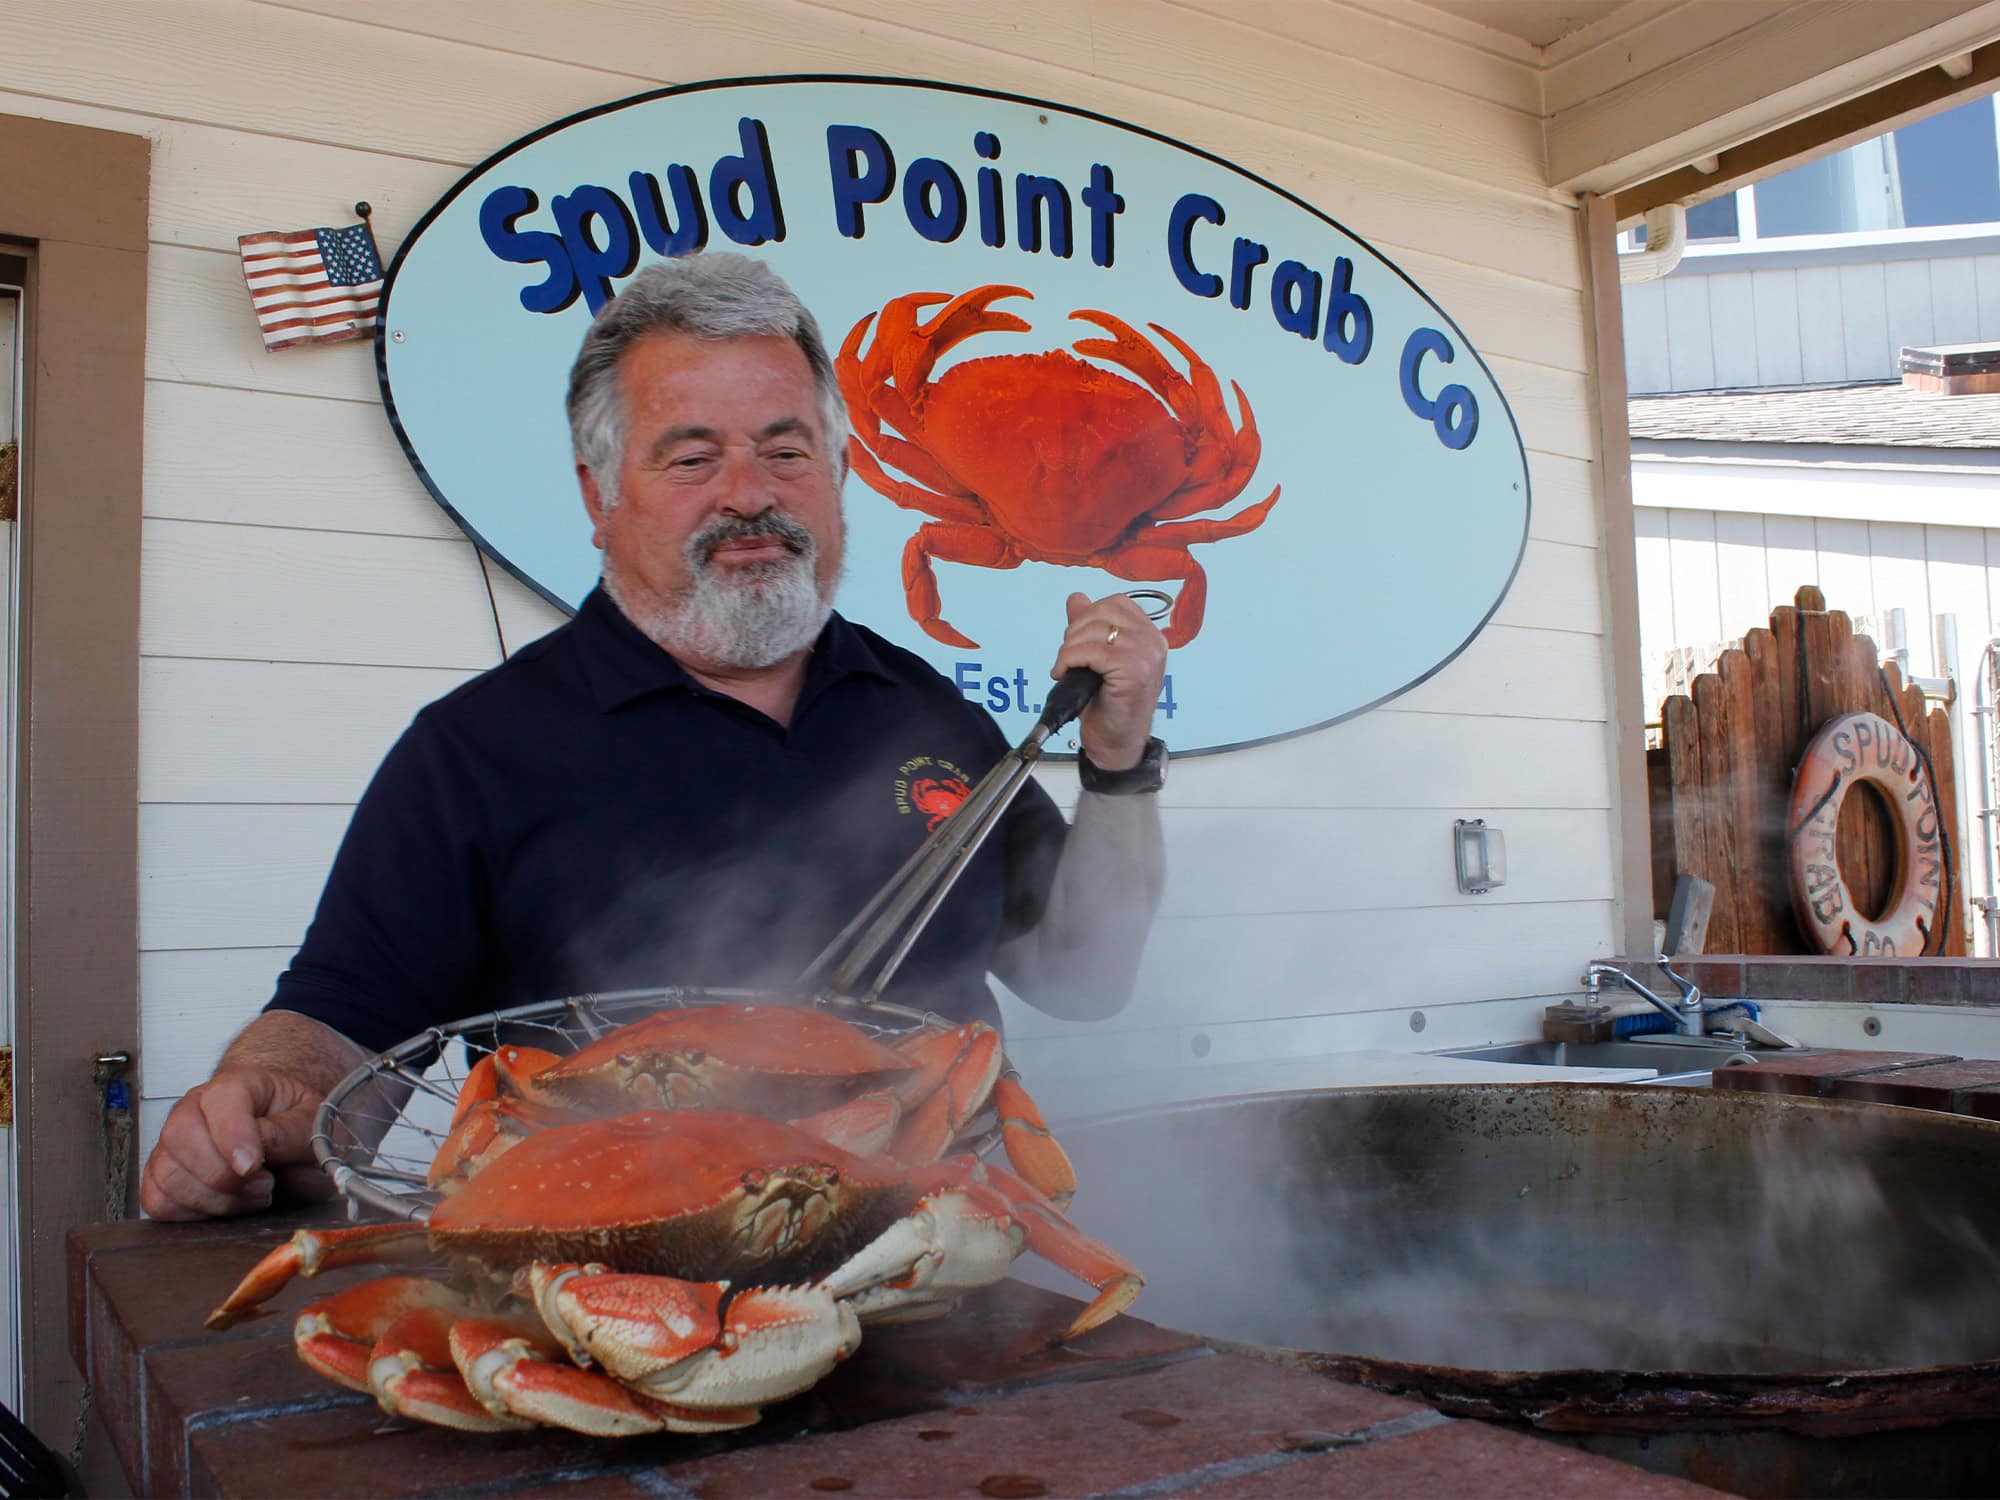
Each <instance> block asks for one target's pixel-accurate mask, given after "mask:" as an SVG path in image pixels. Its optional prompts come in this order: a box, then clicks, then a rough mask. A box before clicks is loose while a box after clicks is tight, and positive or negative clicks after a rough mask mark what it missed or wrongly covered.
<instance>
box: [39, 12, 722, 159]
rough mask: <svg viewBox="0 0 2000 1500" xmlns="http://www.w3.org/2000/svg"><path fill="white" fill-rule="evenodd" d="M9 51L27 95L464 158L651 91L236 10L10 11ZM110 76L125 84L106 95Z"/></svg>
mask: <svg viewBox="0 0 2000 1500" xmlns="http://www.w3.org/2000/svg"><path fill="white" fill-rule="evenodd" d="M748 8H750V7H746V9H748ZM466 14H467V16H468V18H473V17H476V16H477V15H478V10H477V9H475V10H471V11H468V12H467V13H466ZM565 24H567V23H565ZM550 29H551V30H552V31H555V30H560V29H562V28H561V26H554V27H551V28H550ZM691 29H692V28H691ZM630 55H631V56H639V55H643V54H638V53H634V54H630ZM655 55H658V53H657V49H655ZM0 56H4V57H5V58H6V59H7V80H6V81H7V83H8V84H9V86H10V87H12V88H15V89H18V90H20V91H21V92H23V93H32V94H44V95H50V96H53V97H55V98H59V99H87V100H92V101H93V102H99V103H104V102H114V103H116V104H118V105H120V106H122V107H124V108H127V109H131V110H133V111H136V112H138V113H142V114H149V115H159V116H163V117H165V118H169V119H177V120H202V121H206V122H208V123H210V124H215V125H226V126H231V127H234V128H236V129H239V130H244V131H247V132H250V133H253V134H258V135H276V136H290V137H293V138H296V139H299V140H309V141H319V142H322V143H324V144H327V145H332V146H355V147H360V148H362V149H365V150H377V151H390V152H397V153H400V154H403V155H406V156H414V157H418V158H421V159H426V160H431V161H447V162H464V163H471V162H475V161H478V160H480V159H481V158H482V157H484V156H485V155H486V154H487V153H488V152H489V151H491V150H492V149H493V146H494V144H495V141H496V138H498V139H501V140H505V139H510V138H511V137H510V136H508V135H506V133H505V132H506V129H507V126H508V125H509V124H510V123H511V122H512V121H515V120H519V119H522V118H528V119H532V120H535V121H547V120H554V119H559V118H561V117H562V116H564V115H567V114H571V113H573V112H574V111H576V110H579V109H587V108H589V107H590V106H592V105H594V104H597V103H600V102H601V101H603V100H604V99H606V98H616V97H618V96H619V95H620V94H625V93H636V92H638V91H639V90H640V89H641V88H643V87H645V86H646V85H647V83H648V82H649V81H650V80H648V79H645V78H641V77H639V76H636V75H634V74H632V73H630V72H628V71H626V70H625V69H624V68H622V67H621V68H615V69H613V68H582V67H572V66H567V65H565V64H562V63H559V62H554V61H550V60H547V59H546V58H545V57H542V56H535V55H526V54H520V53H514V52H506V51H501V50H498V49H494V48H487V47H460V46H453V45H451V44H450V43H447V42H440V41H434V40H432V39H431V38H429V37H423V36H417V35H414V34H412V33H409V32H404V31H394V30H390V29H388V28H386V27H368V28H360V27H356V26H354V25H351V24H349V23H347V22H343V21H338V20H331V19H328V18H326V17H322V16H313V15H307V14H305V13H303V12H300V11H296V10H291V9H287V8H285V7H282V6H276V5H260V6H256V7H246V6H244V5H241V4H234V3H230V0H173V3H169V4H161V3H158V0H94V3H92V4H89V5H67V4H63V3H62V0H10V3H9V4H8V5H7V6H6V7H5V8H4V9H0ZM343 59H346V60H347V61H346V63H345V65H343V64H342V60H343ZM107 75H108V76H109V77H113V78H116V79H117V80H118V87H117V89H116V91H115V94H114V95H113V96H112V98H110V99H108V100H107V99H106V97H105V93H106V91H105V84H106V79H107ZM517 133H518V132H517Z"/></svg>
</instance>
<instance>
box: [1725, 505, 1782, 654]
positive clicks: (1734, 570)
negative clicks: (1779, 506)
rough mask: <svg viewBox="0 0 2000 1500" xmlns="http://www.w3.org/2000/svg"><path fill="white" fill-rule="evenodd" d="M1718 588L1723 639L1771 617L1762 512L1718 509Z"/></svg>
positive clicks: (1741, 632)
mask: <svg viewBox="0 0 2000 1500" xmlns="http://www.w3.org/2000/svg"><path fill="white" fill-rule="evenodd" d="M1715 592H1716V599H1717V602H1718V605H1719V607H1720V610H1721V613H1722V638H1723V639H1724V640H1734V639H1736V638H1737V637H1739V636H1741V635H1742V634H1743V632H1744V631H1746V630H1751V629H1754V628H1755V627H1757V626H1759V625H1762V624H1764V623H1765V622H1766V621H1768V620H1769V619H1770V618H1771V584H1770V578H1769V575H1768V573H1767V571H1766V568H1765V559H1764V518H1763V517H1762V516H1746V515H1739V514H1737V513H1735V512H1731V511H1719V512H1717V513H1716V517H1715Z"/></svg>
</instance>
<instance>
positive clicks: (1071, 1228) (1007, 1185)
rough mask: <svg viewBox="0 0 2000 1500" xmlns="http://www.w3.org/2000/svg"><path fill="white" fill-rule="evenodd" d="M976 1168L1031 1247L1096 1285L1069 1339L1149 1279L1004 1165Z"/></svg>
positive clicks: (1113, 1311) (1121, 1306) (1120, 1307)
mask: <svg viewBox="0 0 2000 1500" xmlns="http://www.w3.org/2000/svg"><path fill="white" fill-rule="evenodd" d="M976 1170H977V1171H978V1173H979V1174H980V1176H981V1177H982V1178H983V1179H984V1180H985V1182H986V1183H987V1184H988V1185H989V1186H991V1187H992V1188H993V1189H994V1190H995V1191H996V1192H998V1193H999V1194H1000V1196H1002V1197H1003V1198H1005V1199H1006V1200H1007V1201H1008V1203H1009V1205H1010V1206H1011V1207H1012V1209H1013V1213H1014V1219H1015V1222H1016V1223H1018V1224H1020V1225H1022V1226H1023V1227H1024V1228H1025V1229H1026V1230H1027V1234H1028V1248H1029V1249H1030V1250H1032V1251H1034V1252H1035V1254H1037V1255H1039V1256H1041V1258H1042V1259H1043V1260H1045V1261H1047V1262H1049V1264H1051V1265H1054V1266H1060V1267H1061V1268H1062V1269H1063V1270H1065V1271H1067V1272H1069V1273H1070V1275H1072V1276H1074V1277H1076V1278H1077V1279H1078V1280H1080V1281H1087V1282H1089V1283H1090V1284H1091V1285H1092V1286H1094V1287H1096V1288H1097V1296H1096V1297H1095V1298H1094V1299H1093V1300H1092V1301H1091V1303H1090V1305H1089V1306H1088V1307H1086V1308H1084V1310H1083V1311H1082V1312H1080V1313H1078V1314H1077V1315H1076V1317H1075V1319H1074V1320H1073V1321H1072V1322H1071V1323H1070V1325H1069V1327H1068V1328H1066V1329H1064V1330H1063V1333H1062V1337H1063V1339H1065V1340H1068V1339H1073V1338H1075V1337H1076V1336H1077V1335H1078V1334H1080V1333H1088V1332H1089V1331H1090V1330H1091V1329H1093V1328H1095V1327H1097V1326H1098V1325H1099V1324H1100V1323H1108V1322H1110V1321H1111V1319H1113V1318H1115V1317H1117V1316H1118V1314H1120V1313H1121V1312H1123V1311H1124V1310H1125V1309H1126V1308H1128V1307H1130V1306H1131V1305H1132V1300H1133V1299H1134V1298H1135V1297H1137V1296H1138V1295H1139V1291H1140V1289H1141V1288H1142V1287H1144V1286H1145V1284H1146V1278H1145V1277H1144V1276H1142V1275H1141V1274H1140V1273H1139V1268H1138V1267H1137V1266H1135V1265H1133V1264H1132V1262H1130V1261H1129V1260H1127V1259H1126V1258H1125V1257H1124V1256H1122V1255H1120V1254H1119V1253H1118V1252H1117V1251H1116V1250H1113V1249H1112V1248H1111V1247H1110V1246H1109V1245H1106V1244H1103V1243H1101V1242H1099V1241H1097V1240H1094V1239H1092V1238H1091V1237H1090V1236H1089V1235H1087V1234H1085V1233H1084V1232H1083V1231H1082V1230H1081V1229H1078V1228H1077V1227H1076V1226H1075V1225H1074V1224H1072V1223H1070V1221H1069V1220H1068V1219H1066V1218H1064V1217H1063V1216H1062V1214H1061V1213H1060V1212H1059V1211H1058V1210H1057V1209H1056V1207H1055V1205H1054V1204H1052V1203H1050V1202H1049V1201H1048V1199H1046V1198H1044V1197H1043V1196H1042V1195H1041V1194H1040V1193H1038V1192H1036V1191H1035V1189H1034V1188H1033V1187H1031V1186H1029V1185H1028V1184H1027V1183H1025V1182H1023V1181H1022V1180H1021V1179H1020V1178H1018V1177H1016V1176H1015V1175H1014V1174H1013V1173H1012V1172H1009V1171H1008V1170H1007V1169H1006V1168H1004V1167H997V1166H994V1165H992V1164H991V1163H980V1164H979V1165H978V1166H977V1168H976Z"/></svg>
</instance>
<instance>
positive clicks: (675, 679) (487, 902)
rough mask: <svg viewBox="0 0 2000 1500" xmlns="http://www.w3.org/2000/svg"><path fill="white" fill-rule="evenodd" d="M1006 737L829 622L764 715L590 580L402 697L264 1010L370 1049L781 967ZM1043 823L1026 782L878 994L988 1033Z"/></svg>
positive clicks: (836, 923)
mask: <svg viewBox="0 0 2000 1500" xmlns="http://www.w3.org/2000/svg"><path fill="white" fill-rule="evenodd" d="M1006 749H1007V743H1006V741H1005V739H1004V738H1003V737H1002V735H1001V733H1000V731H999V729H998V727H997V726H996V725H995V724H994V723H993V721H992V720H991V719H990V718H988V717H987V715H986V714H984V713H983V712H981V711H979V710H978V709H976V708H975V707H973V706H972V705H971V704H969V703H968V702H967V701H966V700H965V699H964V698H963V697H962V696H961V695H960V693H959V692H958V690H957V689H956V688H954V687H953V686H952V685H951V684H950V683H949V682H947V681H946V680H945V679H944V678H943V677H942V676H940V675H939V674H938V673H937V672H936V671H934V670H933V669H932V668H931V667H930V666H928V665H927V664H926V663H924V662H923V661H922V660H921V659H920V658H918V657H917V656H915V655H913V654H912V653H910V652H908V651H904V650H902V649H901V648H899V647H897V646H893V645H891V644H890V643H889V642H887V641H885V640H883V639H882V638H881V637H880V636H878V635H876V634H874V633H873V632H872V631H869V630H865V629H862V628H861V627H859V626H856V625H852V624H850V623H848V622H847V621H846V620H843V619H842V618H841V617H840V616H839V615H835V616H833V618H832V619H831V620H829V621H828V623H827V626H826V629H825V630H824V631H823V632H822V633H821V635H820V637H819V640H818V642H817V643H816V644H815V646H814V648H813V653H812V657H811V660H810V663H809V665H808V668H807V672H806V681H805V686H804V688H803V690H802V691H801V693H800V695H799V700H798V704H797V706H796V708H795V709H794V710H793V714H792V722H791V723H790V725H789V726H784V725H779V724H778V723H776V722H775V721H773V720H771V719H769V718H767V717H765V716H764V715H763V714H762V713H760V712H758V711H757V710H756V709H754V708H751V707H749V706H748V705H746V704H743V703H740V702H738V701H737V700H736V699H734V698H730V697H727V696H725V695H723V694H719V693H714V692H711V691H709V690H708V689H707V688H704V687H702V686H701V685H700V684H699V683H697V682H695V681H694V680H693V679H692V678H690V677H689V676H688V675H687V674H686V673H685V672H684V671H682V670H681V668H680V666H679V665H678V664H677V663H676V662H675V661H674V660H673V658H672V657H670V656H669V655H667V653H666V652H664V651H662V650H661V649H660V648H659V647H658V646H656V645H654V644H653V643H652V642H651V641H650V640H648V639H647V638H646V637H645V636H643V635H642V634H640V632H639V631H638V630H637V629H636V628H635V627H634V626H633V625H632V624H631V623H630V622H629V621H628V620H626V618H625V617H624V615H623V614H622V613H621V612H620V611H619V610H618V608H617V606H616V605H614V604H613V603H612V602H611V600H610V599H609V598H608V597H607V596H606V595H605V594H604V592H603V590H602V589H599V590H597V591H596V592H594V593H592V594H591V595H590V597H589V598H588V599H586V600H585V601H584V603H583V607H582V608H581V609H580V610H579V611H578V612H577V614H576V617H575V618H574V619H573V620H571V621H570V622H569V623H568V624H566V625H564V626H562V627H561V628H560V629H558V630H556V631H554V632H552V633H551V634H549V635H547V636H544V637H543V638H542V639H541V640H539V641H536V642H535V643H534V644H532V645H530V646H526V647H524V648H523V649H522V650H520V651H518V652H516V653H515V654H514V655H513V656H512V657H511V658H509V659H508V660H507V661H506V662H504V663H503V664H502V665H500V666H498V667H496V668H494V669H493V670H492V671H490V672H487V673H485V674H484V675H482V676H480V677H477V678H475V679H474V680H472V681H471V682H469V683H466V684H465V685H464V686H463V687H461V688H459V689H458V690H457V691H455V692H453V693H451V694H449V695H447V696H446V697H444V698H441V699H439V700H438V701H437V702H436V703H433V704H431V705H430V706H429V707H427V708H425V709H424V710H423V711H422V712H420V713H419V714H418V715H417V717H416V719H415V720H414V721H413V722H412V723H411V725H410V727H409V729H408V730H406V731H405V732H404V734H403V736H402V738H401V739H400V740H398V741H397V743H396V745H395V747H394V748H393V749H391V750H390V752H389V754H388V756H387V757H386V758H385V759H384V760H383V762H382V765H381V768H380V769H379V770H378V771H377V772H376V774H375V779H374V780H373V782H371V783H370V785H369V787H368V790H367V792H366V793H365V794H364V795H363V797H362V799H361V802H360V804H359V805H358V806H357V807H356V808H355V810H354V817H353V821H352V822H351V823H350V824H349V825H348V830H347V834H346V837H345V838H344V839H343V840H342V843H341V846H340V852H339V854H338V855H337V856H336V858H335V860H334V864H333V869H332V872H331V873H330V874H329V876H328V878H327V883H326V889H325V891H324V893H323V894H322V895H321V897H320V904H319V910H318V912H317V914H316V915H315V916H314V918H313V922H312V926H311V927H310V929H308V931H307V933H306V938H305V943H304V944H303V946H301V947H300V949H299V951H298V954H297V956H296V957H295V958H294V959H293V960H292V965H291V967H290V968H289V969H287V970H286V971H285V973H284V974H283V975H282V976H280V978H279V980H278V986H277V993H276V995H275V996H274V997H273V999H272V1000H271V1002H270V1008H272V1009H283V1010H294V1011H299V1012H301V1013H303V1014H305V1015H308V1016H312V1017H314V1018H315V1019H317V1020H320V1021H323V1022H325V1023H326V1024H327V1025H329V1026H332V1027H334V1028H335V1029H337V1030H339V1031H342V1032H344V1033H346V1034H347V1035H348V1036H350V1037H352V1038H353V1039H354V1040H355V1041H357V1042H359V1043H360V1044H361V1045H362V1046H364V1047H367V1048H370V1049H374V1050H380V1049H383V1048H386V1047H390V1046H393V1045H394V1044H395V1043H397V1042H399V1041H402V1040H403V1039H404V1038H406V1037H410V1036H414V1035H415V1034H416V1033H418V1032H420V1031H422V1030H423V1029H424V1028H426V1027H428V1026H432V1025H442V1024H445V1023H447V1022H450V1021H454V1020H458V1019H461V1018H463V1017H465V1016H469V1015H476V1014H479V1013H480V1012H483V1011H489V1010H498V1009H503V1008H505V1007H507V1006H513V1005H524V1004H528V1003H530V1002H532V1001H539V1000H553V999H558V998H561V997H564V996H568V995H575V994H581V993H584V992H587V991H597V992H604V991H609V990H619V989H631V988H648V987H654V986H660V985H730V986H735V985H782V984H786V983H788V982H790V981H792V980H795V979H796V978H797V977H798V976H799V974H800V972H801V971H802V970H803V969H804V968H805V966H806V964H807V963H809V962H810V961H811V960H812V958H813V957H814V956H815V955H816V954H817V953H818V952H819V950H820V949H821V948H822V947H823V946H824V945H825V944H826V943H827V942H828V941H829V940H830V939H831V938H832V936H833V935H834V934H835V933H836V932H838V931H839V930H840V928H841V927H842V926H843V925H845V924H846V922H847V921H848V919H849V918H850V917H852V916H853V915H854V913H855V912H856V911H857V910H858V909H859V908H860V906H861V905H862V904H863V903H864V902H866V901H867V900H868V898H869V897H870V896H872V895H873V894H874V893H875V891H876V890H877V889H878V888H879V887H880V886H881V885H882V884H883V882H885V881H886V880H887V879H888V878H889V876H890V875H892V874H893V873H894V872H895V870H896V869H897V867H898V866H899V865H901V863H902V862H903V860H904V858H905V857H906V856H907V855H908V854H909V852H910V851H911V850H912V849H914V848H915V847H916V846H917V845H918V844H919V843H921V842H922V841H923V839H924V838H925V836H926V834H927V833H928V831H929V829H930V828H931V827H932V826H934V824H935V823H936V822H937V821H938V820H939V819H941V817H942V816H943V814H944V812H946V811H948V810H949V808H950V807H951V806H953V805H955V802H956V800H957V798H958V797H960V796H962V795H963V791H964V788H965V787H967V786H969V785H971V784H973V783H976V782H977V781H978V780H979V778H980V777H981V776H983V775H985V774H986V772H987V771H988V770H989V769H990V768H991V767H992V766H993V765H994V763H995V762H996V761H997V760H998V759H999V758H1000V756H1001V755H1002V754H1003V753H1004V752H1005V751H1006ZM1064 830H1065V824H1064V822H1063V818H1062V814H1061V813H1060V812H1059V811H1058V810H1057V809H1056V807H1055V804H1054V803H1053V802H1052V801H1051V800H1050V799H1049V797H1048V794H1047V793H1046V792H1044V791H1043V790H1042V789H1041V788H1040V787H1038V786H1036V785H1035V784H1034V783H1033V782H1032V781H1031V782H1029V783H1028V784H1027V785H1026V786H1025V787H1024V788H1023V789H1022V791H1021V793H1020V795H1019V796H1018V797H1017V798H1016V800H1015V802H1014V805H1013V807H1012V808H1011V809H1010V811H1009V812H1008V814H1007V817H1006V819H1005V822H1004V823H1003V825H1002V827H1001V828H999V829H997V830H996V831H995V832H994V835H993V837H992V838H991V839H989V840H988V842H987V844H986V847H985V848H984V849H983V850H982V851H981V852H980V854H979V856H978V858H977V859H975V860H974V861H973V863H972V865H971V867H970V868H969V869H968V870H967V871H966V873H965V874H964V876H963V877H961V879H960V881H959V883H958V885H957V886H956V887H955V888H954V890H953V892H952V894H951V897H950V899H949V900H948V901H946V903H945V904H944V906H943V907H942V908H940V909H939V911H938V912H937V914H936V915H935V916H934V917H933V918H932V920H931V923H930V925H929V927H928V928H927V929H926V930H925V932H924V935H923V937H922V938H921V939H920V940H919V941H918V943H917V945H916V947H915V948H914V949H913V950H912V951H911V953H910V955H909V957H908V958H907V959H905V960H904V963H903V966H902V968H901V969H900V970H898V972H897V975H896V978H895V980H894V982H893V983H892V984H891V986H890V988H889V990H888V991H887V993H886V994H885V995H884V998H885V999H890V1000H896V1001H899V1002H900V1003H903V1004H908V1005H917V1006H920V1007H925V1008H929V1009H932V1010H936V1011H938V1012H939V1013H941V1014H944V1015H949V1016H953V1017H956V1018H961V1019H966V1020H971V1019H981V1020H988V1021H993V1022H995V1023H996V1024H997V1021H998V1013H997V1009H996V1007H995V1006H994V1004H993V1001H992V997H991V994H990V992H989V991H988V989H987V987H986V983H985V974H986V970H987V967H988V964H989V962H990V959H991V957H992V952H993V947H994V944H995V943H996V942H997V941H998V940H1000V939H1001V938H1002V937H1004V936H1012V935H1014V934H1015V933H1018V932H1021V931H1025V930H1026V929H1027V928H1028V927H1030V926H1032V925H1033V924H1034V922H1035V921H1037V920H1038V919H1039V917H1040V915H1041V911H1042V906H1043V902H1044V900H1045V898H1046V895H1047V890H1048V885H1049V880H1050V878H1051V875H1052V873H1053V870H1054V865H1055V860H1056V856H1057V855H1058V854H1059V852H1060V849H1061V844H1062V839H1063V835H1064Z"/></svg>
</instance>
